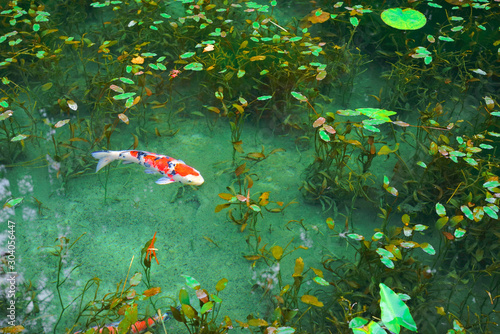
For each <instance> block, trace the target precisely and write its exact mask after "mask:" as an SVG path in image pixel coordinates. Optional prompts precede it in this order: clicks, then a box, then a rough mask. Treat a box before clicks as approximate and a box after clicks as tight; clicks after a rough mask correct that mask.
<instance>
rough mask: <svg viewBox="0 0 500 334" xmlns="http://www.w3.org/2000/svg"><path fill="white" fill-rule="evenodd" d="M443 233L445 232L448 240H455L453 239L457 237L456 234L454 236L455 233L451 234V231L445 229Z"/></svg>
mask: <svg viewBox="0 0 500 334" xmlns="http://www.w3.org/2000/svg"><path fill="white" fill-rule="evenodd" d="M442 233H443V235H444V236H445V237H446V239H448V240H453V239H455V236H454V235H453V234H451V233H450V232H445V231H443V232H442Z"/></svg>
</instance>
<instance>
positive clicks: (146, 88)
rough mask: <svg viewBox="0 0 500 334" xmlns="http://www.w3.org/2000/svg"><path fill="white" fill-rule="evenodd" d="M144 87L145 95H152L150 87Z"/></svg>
mask: <svg viewBox="0 0 500 334" xmlns="http://www.w3.org/2000/svg"><path fill="white" fill-rule="evenodd" d="M144 89H145V90H146V95H147V96H151V95H153V92H152V91H151V89H149V88H148V87H144Z"/></svg>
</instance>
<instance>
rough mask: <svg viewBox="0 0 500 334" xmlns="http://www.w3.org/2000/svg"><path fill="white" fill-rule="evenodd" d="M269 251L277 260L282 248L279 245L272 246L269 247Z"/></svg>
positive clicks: (281, 253) (279, 257)
mask: <svg viewBox="0 0 500 334" xmlns="http://www.w3.org/2000/svg"><path fill="white" fill-rule="evenodd" d="M271 253H273V256H274V258H275V259H276V260H279V259H281V256H282V255H283V248H282V247H281V246H273V247H272V248H271Z"/></svg>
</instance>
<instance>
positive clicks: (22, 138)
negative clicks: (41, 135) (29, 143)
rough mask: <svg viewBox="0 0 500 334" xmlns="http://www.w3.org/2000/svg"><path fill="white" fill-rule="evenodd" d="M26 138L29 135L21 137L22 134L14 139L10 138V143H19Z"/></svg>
mask: <svg viewBox="0 0 500 334" xmlns="http://www.w3.org/2000/svg"><path fill="white" fill-rule="evenodd" d="M28 137H29V135H23V134H21V135H17V136H15V137H13V138H11V139H10V141H13V142H16V141H21V140H24V139H26V138H28Z"/></svg>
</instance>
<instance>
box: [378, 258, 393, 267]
mask: <svg viewBox="0 0 500 334" xmlns="http://www.w3.org/2000/svg"><path fill="white" fill-rule="evenodd" d="M380 262H382V263H383V264H384V266H386V267H387V268H389V269H394V262H392V260H391V259H389V258H388V257H386V256H382V257H381V258H380Z"/></svg>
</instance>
